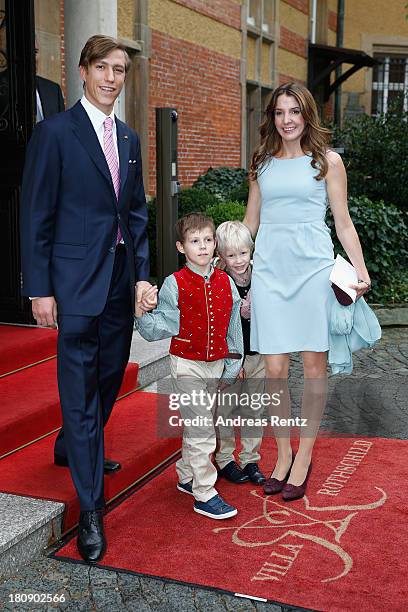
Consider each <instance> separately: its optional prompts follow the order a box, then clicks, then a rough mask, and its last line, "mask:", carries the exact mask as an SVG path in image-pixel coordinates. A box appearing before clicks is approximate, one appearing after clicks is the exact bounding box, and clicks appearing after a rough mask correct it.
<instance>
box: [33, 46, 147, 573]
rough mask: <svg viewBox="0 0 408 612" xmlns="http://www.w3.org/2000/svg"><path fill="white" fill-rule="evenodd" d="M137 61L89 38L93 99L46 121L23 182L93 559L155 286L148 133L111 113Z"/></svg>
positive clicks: (36, 274)
mask: <svg viewBox="0 0 408 612" xmlns="http://www.w3.org/2000/svg"><path fill="white" fill-rule="evenodd" d="M128 67H129V58H128V55H127V53H126V51H125V49H124V47H123V46H122V45H121V44H119V43H118V42H117V41H115V40H114V39H111V38H109V37H106V36H100V35H97V36H92V37H91V38H90V39H89V40H88V41H87V43H86V45H85V47H84V48H83V50H82V53H81V58H80V61H79V68H80V75H81V78H82V81H83V83H84V95H83V97H82V99H81V100H80V101H79V102H77V103H76V104H75V105H74V106H73V107H72V108H70V109H69V110H68V111H66V112H65V113H59V114H58V115H54V116H52V117H50V118H49V119H46V120H44V121H41V122H40V123H38V124H37V126H36V128H35V130H34V132H33V136H32V138H31V140H30V143H29V145H28V148H27V157H26V165H25V169H24V177H23V187H22V208H21V245H22V272H23V274H22V277H23V283H22V294H23V295H25V296H30V297H31V299H32V311H33V316H34V318H35V319H36V321H37V323H38V324H39V325H48V326H54V325H56V323H58V330H59V334H58V386H59V393H60V400H61V408H62V415H63V431H62V432H61V433H60V435H59V437H58V439H57V441H56V446H55V461H56V463H57V464H60V465H64V464H66V463H67V464H69V467H70V470H71V475H72V479H73V482H74V485H75V487H76V490H77V493H78V497H79V502H80V509H81V512H80V520H79V534H78V540H77V543H78V549H79V552H80V554H81V555H82V557H83V558H84V559H85V560H86V561H87V562H89V563H95V562H96V561H98V560H100V559H101V558H102V556H103V554H104V551H105V549H106V542H105V537H104V532H103V521H102V510H103V507H104V492H103V475H104V468H105V471H107V470H112V469H116V468H118V467H120V466H119V465H118V464H116V465H115V464H114V462H109V461H107V460H105V462H104V440H103V426H104V424H106V422H107V420H108V418H109V415H110V412H111V410H112V407H113V404H114V402H115V400H116V397H117V394H118V391H119V388H120V385H121V382H122V379H123V374H124V371H125V367H126V364H127V362H128V359H129V351H130V343H131V337H132V329H133V313H134V308H135V297H136V300H137V301H140V300H141V298H142V295H143V292H144V291H145V290H146V289H147V288H149V287H150V284H149V283H148V281H147V279H148V277H149V264H148V242H147V236H146V224H147V208H146V199H145V193H144V188H143V178H142V164H141V156H140V143H139V138H138V136H137V134H136V133H135V132H134V131H133V130H131V129H129V128H128V127H127V126H126V125H125V124H124V123H122V121H119V120H118V119H117V118H116V117H115V115H114V113H113V105H114V102H115V100H116V98H117V97H118V95H119V94H120V91H121V89H122V87H123V84H124V81H125V76H126V71H127V69H128ZM135 289H136V296H135Z"/></svg>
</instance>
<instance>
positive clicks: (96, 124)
mask: <svg viewBox="0 0 408 612" xmlns="http://www.w3.org/2000/svg"><path fill="white" fill-rule="evenodd" d="M81 104H82V106H83V107H84V109H85V111H86V114H87V115H88V117H89V119H90V120H91V123H92V127H93V129H94V130H95V132H96V135H97V137H98V140H99V144H100V145H101V149H102V151H104V148H103V133H104V131H105V128H104V125H103V122H104V121H105V119H106V117H110V118H111V119H112V121H113V128H112V131H113V144H114V145H115V151H116V158H117V160H118V163H119V153H118V137H117V134H116V121H115V113H114V111H113V109H112V112H111V114H110V115H105V113H103V112H102V111H100V110H99V108H96V106H94V105H93V104H91V102H89V100H88V98H87V97H86V96H85V95H83V96H82V98H81Z"/></svg>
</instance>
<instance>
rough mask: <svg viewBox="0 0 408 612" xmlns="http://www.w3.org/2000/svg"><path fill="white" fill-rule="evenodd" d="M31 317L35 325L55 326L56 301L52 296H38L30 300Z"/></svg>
mask: <svg viewBox="0 0 408 612" xmlns="http://www.w3.org/2000/svg"><path fill="white" fill-rule="evenodd" d="M31 307H32V311H33V317H34V319H35V320H36V321H37V325H42V326H43V327H56V326H57V302H56V301H55V298H54V297H52V296H51V297H38V298H34V299H33V300H32V301H31Z"/></svg>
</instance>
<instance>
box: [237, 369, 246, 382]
mask: <svg viewBox="0 0 408 612" xmlns="http://www.w3.org/2000/svg"><path fill="white" fill-rule="evenodd" d="M238 378H239V379H240V380H245V378H246V372H245V368H241V369H240V371H239V374H238Z"/></svg>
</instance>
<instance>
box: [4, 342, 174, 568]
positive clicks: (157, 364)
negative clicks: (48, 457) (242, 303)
mask: <svg viewBox="0 0 408 612" xmlns="http://www.w3.org/2000/svg"><path fill="white" fill-rule="evenodd" d="M169 344H170V341H169V340H162V341H159V342H154V343H149V342H146V341H145V340H144V339H143V338H141V337H140V335H139V334H138V332H136V331H135V332H134V335H133V340H132V348H131V356H130V361H131V362H136V363H138V364H139V373H138V388H143V389H144V391H149V390H152V391H153V392H154V389H155V387H154V385H152V383H155V382H156V381H158V380H161V379H163V378H165V377H166V376H168V374H169V356H168V349H169ZM149 385H150V388H149ZM0 468H1V460H0ZM63 512H64V504H62V503H57V502H53V501H48V500H42V499H35V498H28V497H22V496H19V495H11V494H9V493H0V579H2V578H5V577H7V576H9V575H13V574H15V573H16V571H18V569H19V568H20V567H22V566H23V565H26V564H27V563H29V561H30V560H31V559H33V558H35V557H37V556H39V555H41V554H42V553H43V551H44V550H45V549H46V548H48V547H49V546H50V545H52V544H55V543H56V542H57V541H58V540H59V538H60V537H61V525H62V516H63Z"/></svg>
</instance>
